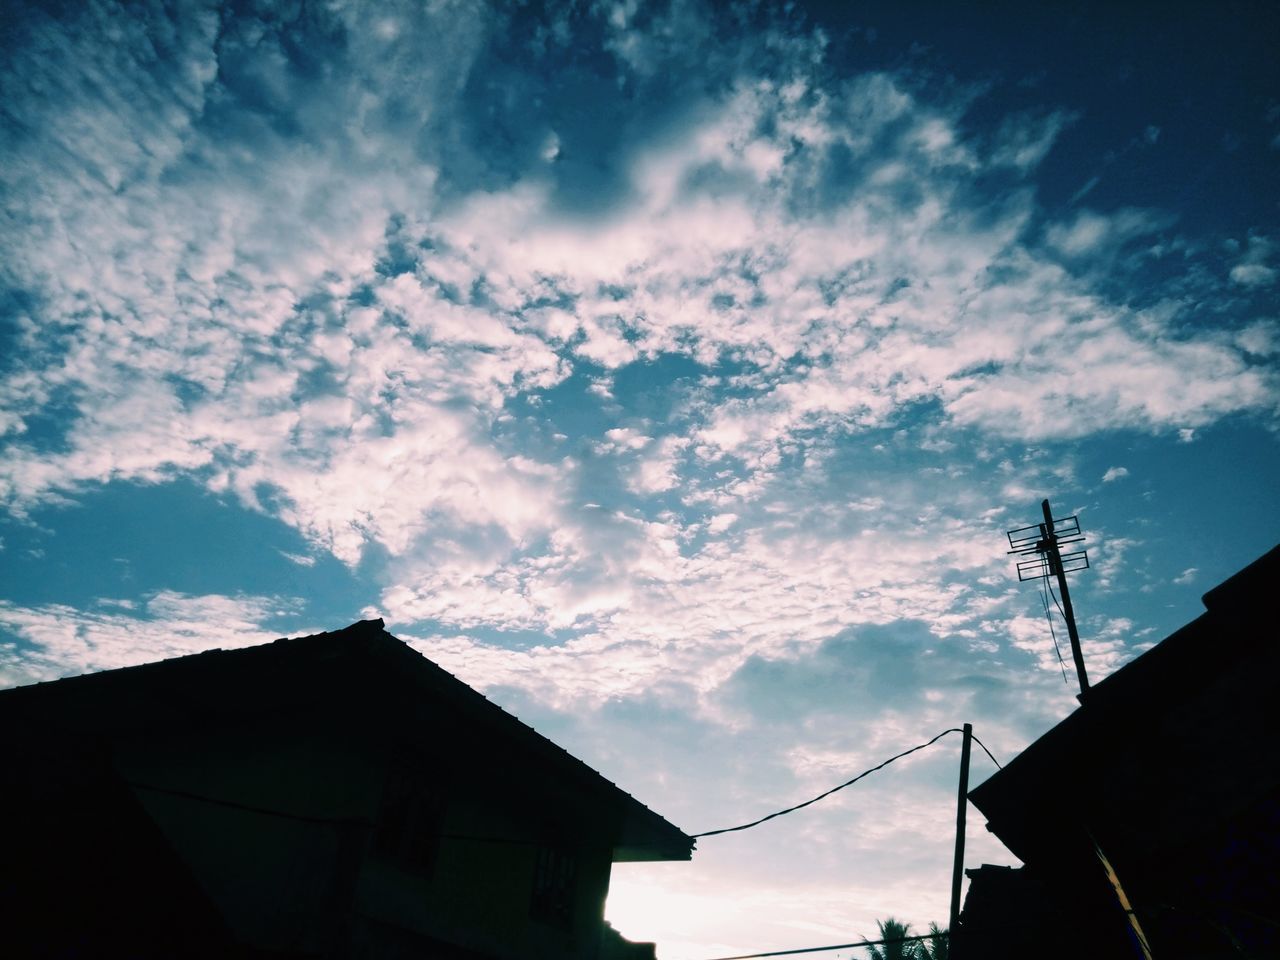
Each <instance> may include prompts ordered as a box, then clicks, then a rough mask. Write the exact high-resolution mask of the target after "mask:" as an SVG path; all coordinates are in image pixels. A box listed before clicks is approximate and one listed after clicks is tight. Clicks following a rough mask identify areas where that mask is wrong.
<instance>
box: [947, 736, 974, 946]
mask: <svg viewBox="0 0 1280 960" xmlns="http://www.w3.org/2000/svg"><path fill="white" fill-rule="evenodd" d="M963 730H964V746H962V747H961V748H960V791H959V793H958V794H957V796H956V857H955V863H954V864H953V866H952V868H951V919H950V924H949V926H948V927H947V930H948V931H949V932H950V934H951V943H952V944H954V943H955V942H956V936H957V933H956V931H958V930H959V929H960V884H961V883H963V882H964V821H965V814H966V813H967V812H968V809H969V747H970V744H971V743H972V741H973V724H971V723H966V724H965V725H964V727H963Z"/></svg>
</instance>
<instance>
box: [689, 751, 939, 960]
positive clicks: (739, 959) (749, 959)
mask: <svg viewBox="0 0 1280 960" xmlns="http://www.w3.org/2000/svg"><path fill="white" fill-rule="evenodd" d="M950 732H951V731H950V730H948V731H947V733H950ZM950 936H951V934H950V933H948V932H947V931H945V930H939V931H938V932H937V933H926V934H922V935H921V936H918V937H889V938H888V939H887V940H859V941H858V942H857V943H833V944H832V945H831V946H829V947H803V948H801V949H799V950H773V951H770V952H769V953H740V954H738V955H737V956H734V957H715V958H713V960H756V958H757V957H789V956H794V955H795V954H797V953H821V952H822V951H824V950H847V949H849V948H850V947H875V946H880V945H881V944H886V943H919V942H920V941H921V940H933V939H935V938H940V937H950Z"/></svg>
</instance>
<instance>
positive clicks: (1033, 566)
mask: <svg viewBox="0 0 1280 960" xmlns="http://www.w3.org/2000/svg"><path fill="white" fill-rule="evenodd" d="M1040 509H1041V510H1042V511H1043V513H1044V522H1043V523H1037V524H1032V525H1031V526H1029V527H1019V528H1018V529H1017V530H1010V531H1009V546H1010V547H1011V549H1010V550H1009V552H1010V553H1014V554H1017V555H1018V556H1027V555H1028V554H1035V556H1034V557H1032V558H1031V559H1030V560H1019V561H1018V580H1019V581H1025V580H1047V579H1048V578H1049V577H1056V578H1057V580H1058V589H1059V590H1060V591H1061V593H1062V618H1063V619H1064V620H1066V621H1067V635H1068V636H1070V637H1071V656H1072V658H1073V659H1074V660H1075V663H1076V676H1078V677H1079V678H1080V693H1079V695H1078V697H1077V699H1078V700H1079V701H1080V702H1081V703H1083V702H1084V696H1085V694H1086V693H1088V692H1089V676H1088V674H1086V673H1085V670H1084V654H1083V653H1081V652H1080V634H1079V632H1078V631H1077V630H1076V615H1075V611H1074V610H1073V609H1072V607H1071V591H1070V590H1068V589H1067V574H1068V573H1069V572H1074V571H1076V570H1087V569H1088V567H1089V554H1088V552H1087V551H1085V550H1077V551H1074V552H1072V553H1065V554H1064V553H1063V552H1062V551H1061V550H1060V549H1059V548H1060V547H1061V546H1062V545H1064V544H1072V543H1082V542H1083V541H1084V535H1083V534H1081V533H1080V520H1079V519H1078V518H1077V517H1075V516H1071V517H1063V518H1061V519H1058V520H1055V519H1053V512H1052V510H1050V509H1049V501H1048V500H1042V501H1041V502H1040Z"/></svg>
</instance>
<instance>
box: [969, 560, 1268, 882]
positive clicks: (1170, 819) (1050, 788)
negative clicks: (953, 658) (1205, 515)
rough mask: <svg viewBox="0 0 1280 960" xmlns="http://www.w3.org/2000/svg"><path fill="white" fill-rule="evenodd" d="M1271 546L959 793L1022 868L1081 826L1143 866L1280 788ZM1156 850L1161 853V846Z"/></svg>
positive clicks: (1045, 855)
mask: <svg viewBox="0 0 1280 960" xmlns="http://www.w3.org/2000/svg"><path fill="white" fill-rule="evenodd" d="M1278 586H1280V546H1277V547H1275V548H1273V549H1272V550H1271V551H1270V552H1268V553H1267V554H1265V555H1264V556H1262V557H1260V558H1259V559H1258V560H1256V561H1254V562H1253V563H1251V564H1250V565H1249V566H1247V567H1245V568H1244V569H1243V570H1241V571H1239V572H1238V573H1236V574H1235V575H1234V576H1232V577H1230V578H1229V579H1228V580H1226V581H1224V582H1223V583H1222V584H1220V585H1219V586H1217V587H1215V588H1214V589H1212V590H1210V591H1209V592H1208V593H1206V594H1205V595H1204V598H1203V600H1204V605H1205V608H1206V609H1205V613H1204V614H1202V615H1201V616H1199V617H1197V618H1196V619H1195V620H1193V621H1191V622H1190V623H1188V624H1186V625H1185V626H1184V627H1182V628H1181V629H1179V630H1177V631H1176V632H1174V633H1173V634H1172V635H1170V636H1169V637H1167V638H1166V639H1165V640H1163V641H1162V642H1160V643H1159V644H1157V645H1156V646H1154V647H1153V648H1151V649H1150V650H1148V651H1146V652H1145V653H1143V654H1142V655H1141V656H1139V657H1137V658H1135V659H1134V660H1132V661H1131V662H1130V663H1128V664H1126V665H1125V666H1124V667H1122V668H1121V669H1119V670H1117V671H1116V672H1115V673H1113V674H1112V675H1110V676H1108V677H1107V678H1106V679H1104V680H1102V681H1101V682H1100V683H1098V684H1096V685H1095V686H1094V687H1093V688H1092V689H1091V690H1090V691H1089V693H1088V695H1087V696H1086V697H1085V699H1084V702H1083V704H1082V705H1081V706H1080V708H1079V709H1077V710H1076V711H1074V712H1073V713H1072V714H1071V715H1070V716H1068V717H1067V718H1066V719H1064V720H1063V721H1062V722H1061V723H1059V724H1058V725H1057V726H1055V727H1053V728H1052V729H1051V730H1049V731H1048V732H1047V733H1046V734H1045V735H1044V736H1042V737H1041V738H1040V739H1038V740H1036V741H1035V742H1034V743H1032V744H1031V745H1030V746H1029V747H1027V749H1026V750H1024V751H1023V752H1022V753H1021V754H1019V755H1018V756H1017V757H1015V758H1014V759H1013V760H1012V761H1011V762H1010V763H1009V764H1008V765H1007V766H1006V767H1005V768H1004V769H1003V770H1001V771H999V772H998V773H996V774H994V775H993V776H992V777H990V778H989V779H988V780H987V781H985V782H984V783H982V784H981V785H980V786H978V787H976V788H975V789H974V790H972V791H970V794H969V797H970V799H972V800H973V802H974V804H975V805H976V806H977V807H978V809H979V810H981V811H982V813H983V814H984V815H985V816H986V818H987V821H988V829H990V830H991V831H992V832H993V833H995V834H996V835H997V836H998V837H1000V839H1001V840H1002V841H1004V843H1005V845H1006V846H1007V847H1008V848H1009V849H1010V850H1011V851H1013V853H1015V854H1016V855H1017V856H1018V857H1020V858H1021V859H1023V860H1024V861H1026V862H1028V863H1031V862H1033V861H1035V860H1037V859H1041V860H1044V859H1045V858H1048V859H1050V860H1052V859H1053V858H1054V857H1055V856H1056V855H1057V851H1058V849H1059V847H1060V846H1061V844H1062V843H1063V842H1064V837H1065V836H1066V835H1067V834H1068V833H1069V832H1070V829H1071V828H1076V827H1080V826H1085V827H1087V829H1088V830H1089V831H1091V833H1092V835H1093V836H1094V837H1095V839H1096V840H1097V842H1100V843H1101V844H1102V845H1103V846H1104V847H1105V848H1106V849H1107V850H1108V855H1111V851H1112V850H1116V851H1121V855H1122V856H1125V857H1127V858H1129V859H1130V860H1132V859H1133V858H1137V859H1138V860H1145V861H1154V859H1155V858H1157V857H1159V856H1165V855H1168V854H1167V851H1168V850H1169V849H1170V848H1171V846H1173V845H1184V846H1185V845H1192V844H1194V843H1196V842H1197V837H1198V836H1201V835H1208V834H1211V833H1212V832H1213V831H1215V830H1220V829H1222V824H1223V823H1225V822H1226V821H1228V820H1231V819H1232V818H1237V817H1240V816H1244V815H1245V812H1246V811H1248V810H1250V809H1256V808H1257V805H1258V804H1260V803H1264V802H1271V801H1269V800H1268V799H1267V798H1274V797H1275V796H1276V793H1277V791H1278V790H1280V761H1277V760H1276V757H1277V756H1280V754H1277V753H1276V752H1275V750H1274V745H1273V744H1270V743H1267V742H1265V741H1260V740H1259V739H1258V737H1259V734H1260V733H1261V731H1263V730H1266V729H1275V720H1276V716H1277V714H1276V709H1277V707H1276V698H1275V692H1274V683H1275V680H1274V678H1275V676H1276V675H1277V673H1278V672H1280V645H1278V644H1276V643H1275V627H1274V613H1273V611H1272V610H1271V607H1272V604H1273V598H1274V596H1275V594H1276V589H1277V587H1278ZM1162 851H1163V852H1162Z"/></svg>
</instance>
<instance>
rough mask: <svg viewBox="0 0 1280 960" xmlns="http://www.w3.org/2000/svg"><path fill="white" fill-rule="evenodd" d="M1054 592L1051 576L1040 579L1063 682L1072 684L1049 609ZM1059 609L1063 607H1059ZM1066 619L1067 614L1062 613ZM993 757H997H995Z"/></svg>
mask: <svg viewBox="0 0 1280 960" xmlns="http://www.w3.org/2000/svg"><path fill="white" fill-rule="evenodd" d="M1052 592H1053V588H1052V587H1050V586H1049V578H1048V577H1044V578H1042V579H1041V580H1040V600H1041V602H1042V603H1043V604H1044V618H1045V619H1046V620H1048V621H1049V636H1051V637H1053V649H1054V652H1055V653H1057V655H1058V669H1059V670H1061V671H1062V682H1063V683H1065V684H1066V685H1067V686H1071V681H1070V680H1068V679H1067V664H1066V661H1064V660H1063V659H1062V648H1061V647H1059V646H1058V633H1057V631H1056V630H1054V629H1053V613H1052V612H1050V610H1049V594H1050V593H1052ZM1053 602H1054V603H1057V602H1058V598H1057V597H1056V596H1055V597H1054V598H1053ZM1058 609H1059V610H1061V609H1062V607H1058ZM1062 618H1063V619H1064V620H1065V619H1066V614H1065V613H1064V614H1063V615H1062ZM992 759H995V758H994V757H993V758H992Z"/></svg>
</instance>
